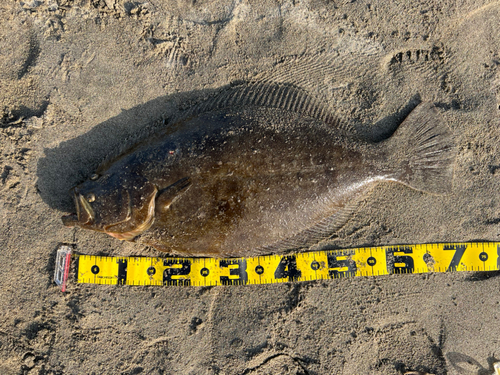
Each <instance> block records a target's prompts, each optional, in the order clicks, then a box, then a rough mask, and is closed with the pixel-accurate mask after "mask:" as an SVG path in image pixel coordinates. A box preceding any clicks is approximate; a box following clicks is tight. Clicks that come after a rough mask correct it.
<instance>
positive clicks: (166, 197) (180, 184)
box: [156, 177, 191, 210]
mask: <svg viewBox="0 0 500 375" xmlns="http://www.w3.org/2000/svg"><path fill="white" fill-rule="evenodd" d="M189 186H191V178H190V177H184V178H182V179H180V180H179V181H177V182H175V183H173V184H172V185H170V186H168V187H166V188H165V189H163V190H161V191H160V192H159V193H158V196H157V198H156V207H157V209H159V210H168V208H169V207H170V205H171V204H172V203H173V202H174V201H175V200H176V199H177V198H179V197H180V196H181V195H182V194H183V193H185V192H186V191H187V189H188V188H189Z"/></svg>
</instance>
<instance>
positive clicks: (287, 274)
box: [56, 242, 500, 286]
mask: <svg viewBox="0 0 500 375" xmlns="http://www.w3.org/2000/svg"><path fill="white" fill-rule="evenodd" d="M76 257H77V280H78V283H83V284H106V285H176V286H213V285H246V284H274V283H282V282H289V281H296V282H298V281H308V280H326V279H334V278H341V277H354V276H379V275H389V274H396V273H428V272H454V271H497V270H499V269H500V242H467V243H439V244H417V245H398V246H382V247H366V248H365V247H363V248H355V249H346V250H327V251H313V252H303V253H296V254H287V255H265V256H257V257H251V258H227V259H217V258H174V257H171V258H153V257H105V256H96V255H77V256H76ZM65 268H66V269H68V268H69V267H68V266H66V267H65ZM56 271H57V270H56ZM56 282H57V280H56Z"/></svg>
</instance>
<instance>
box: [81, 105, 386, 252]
mask: <svg viewBox="0 0 500 375" xmlns="http://www.w3.org/2000/svg"><path fill="white" fill-rule="evenodd" d="M270 124H273V126H270ZM178 129H179V130H178V131H177V132H175V133H174V134H168V135H165V138H164V139H159V140H157V141H156V142H154V143H150V144H147V145H146V146H144V147H143V148H139V149H138V150H136V151H135V152H134V153H132V154H130V155H127V156H125V157H123V158H121V159H120V160H118V161H117V162H116V163H115V164H113V165H112V166H111V167H110V168H109V169H108V170H107V171H105V172H103V173H102V176H101V177H100V178H99V179H98V180H97V181H87V182H85V183H84V184H82V185H81V186H79V187H77V188H76V191H77V192H78V193H77V194H82V195H83V196H87V195H89V194H94V195H95V196H96V198H95V202H98V200H99V197H104V198H105V200H104V201H102V202H101V203H100V207H99V208H96V209H95V210H94V211H95V212H98V211H99V212H102V213H101V215H102V217H100V218H99V217H96V220H95V221H94V222H93V223H92V225H93V227H91V225H88V224H87V225H82V227H84V228H88V229H94V230H100V231H104V232H107V233H110V232H113V230H111V229H110V225H111V224H114V223H116V222H122V221H124V220H125V218H126V217H127V215H128V214H129V209H128V207H129V205H128V203H127V199H126V196H127V194H125V193H124V192H134V191H140V190H141V189H142V190H144V189H148V186H149V184H152V185H154V186H155V187H156V188H157V190H158V191H159V194H158V197H157V199H156V207H155V214H154V223H153V224H152V226H151V227H150V228H148V229H149V230H147V231H146V232H145V233H143V234H142V235H141V236H139V238H138V239H137V240H138V241H139V242H142V243H146V244H150V245H152V246H154V247H156V248H157V249H160V250H163V251H167V252H171V253H175V254H189V255H199V256H202V255H203V256H237V255H241V254H249V253H251V252H252V249H259V248H263V247H265V246H266V245H270V244H272V243H274V242H277V241H279V240H282V239H285V238H288V237H290V236H292V235H294V234H296V233H297V232H299V231H301V230H305V229H307V228H309V227H311V226H313V225H314V224H315V223H317V222H318V221H320V220H321V219H323V218H325V217H328V216H330V215H331V214H333V213H335V212H336V211H338V210H340V209H342V208H343V207H344V206H345V204H346V203H347V202H348V201H350V200H351V199H352V198H353V196H354V195H355V194H358V193H360V192H362V191H364V190H366V189H367V188H368V186H369V185H370V184H371V182H370V180H371V179H373V178H374V177H376V176H379V175H380V174H381V173H382V171H381V169H380V165H381V164H382V165H383V164H384V162H383V161H382V160H383V155H384V153H383V152H382V150H380V149H379V148H376V147H368V148H369V150H371V152H368V153H367V152H366V149H365V150H364V152H362V150H361V149H359V147H358V148H356V147H353V145H352V142H349V140H346V139H343V138H342V137H339V136H338V134H337V132H336V131H335V129H331V128H329V127H328V126H326V125H324V124H323V123H321V122H319V121H316V120H313V119H311V118H308V117H303V116H300V115H296V114H290V113H288V112H286V111H281V110H274V109H273V110H269V109H264V108H261V109H255V108H254V109H252V110H249V111H245V110H240V111H238V112H235V113H230V112H228V111H219V112H215V113H208V114H204V115H200V116H197V117H195V118H194V119H191V120H189V121H186V122H185V123H184V124H183V126H180V127H178ZM389 173H390V172H389V170H387V171H385V174H386V175H389ZM183 179H189V185H188V186H186V187H185V189H183V190H182V191H179V192H178V193H177V195H176V196H175V197H173V199H167V203H164V202H162V195H163V194H164V193H166V191H168V188H169V187H170V186H172V185H174V184H175V183H176V182H178V181H180V180H183ZM355 184H358V185H359V186H358V187H356V188H355V189H352V187H353V186H354V185H355ZM349 188H351V189H352V190H351V191H348V190H347V189H349ZM96 189H97V190H96ZM346 191H347V192H346ZM128 194H130V193H128ZM167 195H168V194H167ZM138 202H140V201H138ZM105 207H109V208H110V209H106V208H105ZM125 208H127V209H125ZM119 210H121V212H119ZM131 210H132V211H137V212H140V213H141V215H140V216H141V217H144V216H145V214H144V211H145V205H144V204H143V205H142V206H141V207H139V205H138V203H133V207H132V209H131ZM104 223H106V225H104ZM115 225H116V224H115ZM111 228H112V226H111ZM128 229H132V228H128ZM125 232H126V230H124V231H121V233H125ZM115 237H117V238H120V236H119V235H115ZM125 237H126V236H125ZM125 239H128V238H125Z"/></svg>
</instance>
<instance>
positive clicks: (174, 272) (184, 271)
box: [163, 259, 191, 286]
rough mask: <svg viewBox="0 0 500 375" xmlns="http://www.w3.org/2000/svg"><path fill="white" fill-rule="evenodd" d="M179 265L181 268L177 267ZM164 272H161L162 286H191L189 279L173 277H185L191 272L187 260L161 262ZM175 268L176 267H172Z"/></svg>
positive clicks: (189, 263)
mask: <svg viewBox="0 0 500 375" xmlns="http://www.w3.org/2000/svg"><path fill="white" fill-rule="evenodd" d="M179 264H180V265H181V267H179ZM163 265H164V266H165V267H168V268H165V270H164V271H163V284H164V285H185V286H188V285H191V279H190V278H189V277H181V278H175V279H174V276H187V275H189V273H190V272H191V262H190V261H189V260H187V259H168V260H164V261H163ZM174 266H177V267H174Z"/></svg>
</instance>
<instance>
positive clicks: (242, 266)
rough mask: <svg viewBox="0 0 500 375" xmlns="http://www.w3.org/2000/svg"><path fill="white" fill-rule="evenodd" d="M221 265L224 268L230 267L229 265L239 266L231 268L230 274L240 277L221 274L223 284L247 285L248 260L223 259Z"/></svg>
mask: <svg viewBox="0 0 500 375" xmlns="http://www.w3.org/2000/svg"><path fill="white" fill-rule="evenodd" d="M219 265H220V266H221V267H223V268H229V266H234V265H237V266H238V267H237V268H235V267H230V268H229V275H231V276H238V277H237V278H231V277H230V276H221V277H220V282H221V284H222V285H245V284H246V283H247V282H248V274H247V261H246V260H245V259H222V260H221V261H220V263H219Z"/></svg>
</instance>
